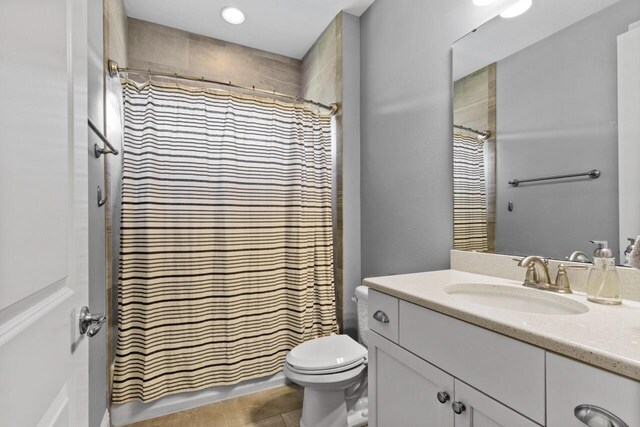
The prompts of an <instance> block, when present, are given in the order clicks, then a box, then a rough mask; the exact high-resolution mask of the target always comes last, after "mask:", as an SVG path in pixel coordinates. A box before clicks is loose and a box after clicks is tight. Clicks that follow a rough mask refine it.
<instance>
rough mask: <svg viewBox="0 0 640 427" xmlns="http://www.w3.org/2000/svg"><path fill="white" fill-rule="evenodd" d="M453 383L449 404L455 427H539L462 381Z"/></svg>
mask: <svg viewBox="0 0 640 427" xmlns="http://www.w3.org/2000/svg"><path fill="white" fill-rule="evenodd" d="M506 380H507V379H506V378H505V381H506ZM455 383H456V386H455V387H456V392H455V399H454V400H453V402H452V403H451V409H452V410H453V411H454V412H455V414H456V417H455V427H539V426H538V424H536V423H534V422H533V421H531V420H530V419H528V418H525V417H524V416H523V415H520V414H519V413H517V412H516V411H514V410H512V409H510V408H508V407H506V406H504V405H502V404H501V403H499V402H498V401H496V400H493V399H492V398H490V397H489V396H487V395H485V394H483V393H481V392H479V391H478V390H476V389H474V388H472V387H469V386H468V385H466V384H465V383H463V382H462V381H459V380H455Z"/></svg>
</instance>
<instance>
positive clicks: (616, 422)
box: [573, 405, 629, 427]
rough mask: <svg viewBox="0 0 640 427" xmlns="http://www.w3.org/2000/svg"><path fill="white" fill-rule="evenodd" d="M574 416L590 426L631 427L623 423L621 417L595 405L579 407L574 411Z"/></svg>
mask: <svg viewBox="0 0 640 427" xmlns="http://www.w3.org/2000/svg"><path fill="white" fill-rule="evenodd" d="M573 414H574V415H575V416H576V418H577V419H579V420H580V421H582V423H583V424H585V425H588V426H602V427H629V424H627V423H625V422H624V421H622V420H621V419H620V417H618V416H616V415H614V414H612V413H611V412H609V411H607V410H606V409H603V408H599V407H597V406H595V405H578V406H576V408H575V409H574V410H573Z"/></svg>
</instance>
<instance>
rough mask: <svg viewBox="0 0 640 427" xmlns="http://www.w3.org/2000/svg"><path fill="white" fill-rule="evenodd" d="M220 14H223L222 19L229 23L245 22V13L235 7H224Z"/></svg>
mask: <svg viewBox="0 0 640 427" xmlns="http://www.w3.org/2000/svg"><path fill="white" fill-rule="evenodd" d="M220 15H222V19H224V20H225V21H227V22H228V23H229V24H233V25H238V24H242V23H243V22H244V13H242V11H241V10H240V9H237V8H235V7H231V6H227V7H223V8H222V10H221V11H220Z"/></svg>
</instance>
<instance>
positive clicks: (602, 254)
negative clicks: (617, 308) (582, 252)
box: [587, 240, 622, 305]
mask: <svg viewBox="0 0 640 427" xmlns="http://www.w3.org/2000/svg"><path fill="white" fill-rule="evenodd" d="M590 243H593V244H596V245H598V246H597V248H596V250H595V251H594V252H593V267H592V268H591V271H590V272H589V279H588V280H587V299H588V300H589V301H591V302H596V303H598V304H609V305H614V304H621V303H622V297H621V292H620V279H619V278H618V272H617V271H616V259H615V257H614V255H613V251H612V250H611V249H609V247H608V246H609V245H608V242H606V241H602V240H591V241H590Z"/></svg>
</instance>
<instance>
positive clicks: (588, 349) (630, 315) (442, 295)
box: [363, 270, 640, 381]
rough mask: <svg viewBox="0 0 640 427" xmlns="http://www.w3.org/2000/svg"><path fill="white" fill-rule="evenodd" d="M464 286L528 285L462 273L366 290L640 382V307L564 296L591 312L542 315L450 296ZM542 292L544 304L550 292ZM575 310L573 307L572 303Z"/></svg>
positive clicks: (395, 279) (403, 278) (389, 280)
mask: <svg viewBox="0 0 640 427" xmlns="http://www.w3.org/2000/svg"><path fill="white" fill-rule="evenodd" d="M461 283H486V284H495V285H503V286H508V287H518V288H521V287H522V282H519V281H514V280H509V279H503V278H498V277H493V276H484V275H480V274H474V273H467V272H463V271H457V270H441V271H431V272H425V273H414V274H402V275H397V276H386V277H374V278H367V279H364V281H363V284H364V285H366V286H368V287H370V288H371V289H375V290H377V291H380V292H383V293H385V294H388V295H392V296H395V297H398V298H400V299H403V300H406V301H409V302H411V303H414V304H417V305H420V306H422V307H425V308H429V309H431V310H435V311H437V312H440V313H443V314H446V315H449V316H451V317H454V318H456V319H460V320H463V321H465V322H468V323H472V324H474V325H477V326H480V327H482V328H485V329H489V330H491V331H495V332H498V333H500V334H503V335H506V336H508V337H511V338H515V339H518V340H520V341H523V342H526V343H529V344H532V345H535V346H538V347H541V348H544V349H546V350H549V351H552V352H554V353H558V354H561V355H565V356H568V357H571V358H573V359H576V360H579V361H582V362H585V363H588V364H590V365H593V366H597V367H599V368H602V369H606V370H608V371H611V372H615V373H618V374H621V375H624V376H626V377H629V378H632V379H635V380H637V381H640V303H639V302H635V301H627V300H623V303H622V304H621V305H616V306H606V305H601V304H595V303H591V302H589V301H587V298H586V296H585V295H584V294H579V293H574V294H572V295H559V294H555V293H554V294H553V295H558V296H559V297H561V298H567V299H571V300H574V301H578V302H580V303H582V304H584V305H586V306H587V307H588V308H589V310H588V311H587V312H586V313H580V314H538V313H527V312H521V311H513V310H509V309H504V308H492V307H489V306H485V305H480V304H477V303H472V302H466V301H463V300H461V299H459V298H457V297H456V296H455V295H450V294H448V293H447V292H445V287H446V286H447V285H451V284H461ZM535 292H540V293H541V295H540V297H541V298H542V299H545V298H546V295H547V294H551V293H550V292H548V291H537V290H535ZM569 304H571V303H569Z"/></svg>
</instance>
